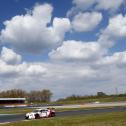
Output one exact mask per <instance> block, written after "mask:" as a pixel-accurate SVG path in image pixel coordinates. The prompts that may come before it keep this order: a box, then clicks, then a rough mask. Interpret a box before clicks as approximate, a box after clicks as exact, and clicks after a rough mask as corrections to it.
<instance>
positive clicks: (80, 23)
mask: <svg viewBox="0 0 126 126" xmlns="http://www.w3.org/2000/svg"><path fill="white" fill-rule="evenodd" d="M101 20H102V14H101V13H99V12H92V13H89V12H86V13H81V12H80V13H78V14H77V15H76V16H75V17H74V18H73V21H72V26H73V29H74V30H75V31H78V32H85V31H91V30H93V29H94V28H96V27H97V25H98V24H99V23H100V22H101Z"/></svg>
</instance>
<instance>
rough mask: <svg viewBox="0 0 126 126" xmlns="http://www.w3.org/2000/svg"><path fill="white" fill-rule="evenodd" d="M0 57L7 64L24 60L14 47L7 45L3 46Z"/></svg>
mask: <svg viewBox="0 0 126 126" xmlns="http://www.w3.org/2000/svg"><path fill="white" fill-rule="evenodd" d="M0 58H1V59H2V60H3V61H5V62H6V63H7V64H13V65H15V64H19V63H20V62H21V60H22V57H21V56H20V55H18V54H16V53H15V52H14V51H13V50H12V49H8V48H6V47H3V48H2V51H1V57H0Z"/></svg>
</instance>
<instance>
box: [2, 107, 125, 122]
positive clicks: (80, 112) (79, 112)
mask: <svg viewBox="0 0 126 126" xmlns="http://www.w3.org/2000/svg"><path fill="white" fill-rule="evenodd" d="M120 111H126V107H113V108H103V109H87V110H72V111H64V112H57V113H56V116H57V117H62V116H72V115H87V114H98V113H108V112H120ZM24 116H25V115H24V114H20V115H0V124H1V123H8V122H17V121H22V120H24Z"/></svg>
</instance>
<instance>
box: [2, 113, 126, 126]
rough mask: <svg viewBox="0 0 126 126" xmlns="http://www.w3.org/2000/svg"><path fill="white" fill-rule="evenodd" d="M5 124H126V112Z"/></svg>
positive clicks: (100, 125)
mask: <svg viewBox="0 0 126 126" xmlns="http://www.w3.org/2000/svg"><path fill="white" fill-rule="evenodd" d="M4 126H126V112H113V113H107V114H95V115H83V116H70V117H55V118H50V119H40V120H32V121H22V122H17V123H11V124H5V125H4Z"/></svg>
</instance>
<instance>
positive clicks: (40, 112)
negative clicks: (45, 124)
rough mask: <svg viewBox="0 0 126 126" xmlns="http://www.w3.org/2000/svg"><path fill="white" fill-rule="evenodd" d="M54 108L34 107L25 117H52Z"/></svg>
mask: <svg viewBox="0 0 126 126" xmlns="http://www.w3.org/2000/svg"><path fill="white" fill-rule="evenodd" d="M54 116H55V110H54V109H50V108H47V109H36V110H34V111H33V112H30V113H26V115H25V119H40V118H48V117H54Z"/></svg>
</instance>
